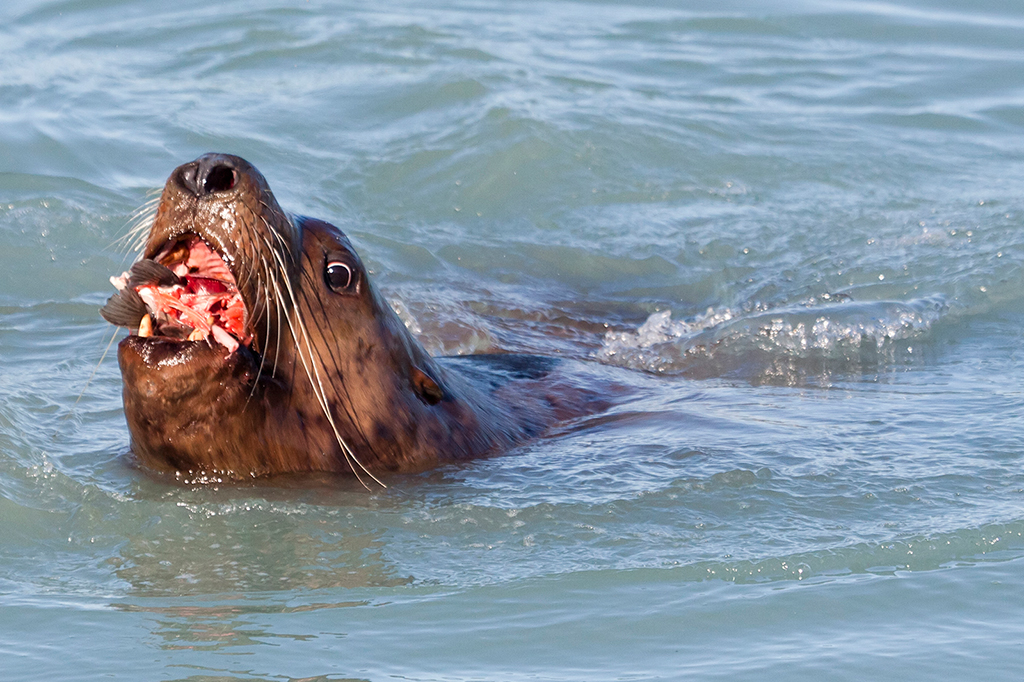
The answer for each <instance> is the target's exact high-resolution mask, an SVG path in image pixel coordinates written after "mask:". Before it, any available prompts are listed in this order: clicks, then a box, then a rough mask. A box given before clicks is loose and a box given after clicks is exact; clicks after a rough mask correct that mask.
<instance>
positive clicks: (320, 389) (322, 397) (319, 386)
mask: <svg viewBox="0 0 1024 682" xmlns="http://www.w3.org/2000/svg"><path fill="white" fill-rule="evenodd" d="M271 253H273V255H274V258H275V259H277V261H278V265H279V266H280V267H281V269H282V271H285V270H286V266H285V263H284V261H283V260H282V258H281V255H280V254H278V253H277V252H276V251H272V252H271ZM284 283H285V289H286V291H287V292H288V298H289V300H290V301H291V304H292V306H291V308H292V313H293V314H294V315H295V318H296V320H297V321H298V324H299V328H300V329H301V331H302V337H303V341H305V344H306V350H307V352H308V353H309V366H312V368H313V373H312V374H310V371H309V366H307V365H306V362H305V360H304V359H303V355H302V350H301V347H299V348H298V351H299V358H300V360H302V364H303V368H304V369H305V370H306V376H307V377H308V378H309V380H310V383H311V384H312V383H313V378H314V377H313V375H316V383H315V384H314V385H313V392H314V393H315V394H317V398H318V399H319V401H320V407H321V408H322V409H323V412H324V416H325V417H327V421H328V423H329V424H330V425H331V429H332V430H333V431H334V436H335V438H336V439H337V441H338V445H340V446H341V448H342V451H343V452H344V453H345V456H346V458H351V462H354V463H355V464H357V465H359V468H360V469H362V470H363V471H364V472H365V473H366V475H367V476H369V477H370V478H371V479H373V481H374V482H375V483H377V485H379V486H381V487H382V488H387V486H386V485H384V483H383V482H382V481H381V480H380V479H378V478H377V477H376V476H374V475H373V473H372V472H371V471H370V470H369V469H367V468H366V467H365V466H364V465H363V463H362V462H360V461H359V458H358V457H356V455H355V453H354V452H353V451H352V448H351V447H349V444H348V443H346V442H345V439H344V438H342V436H341V433H340V432H339V431H338V425H337V424H336V423H335V422H334V415H332V414H331V410H330V404H329V403H328V401H327V392H326V391H325V390H324V385H323V381H322V380H321V378H320V370H319V368H318V367H317V363H316V361H315V358H314V356H313V347H312V344H311V343H310V340H309V339H310V336H309V330H308V329H307V328H306V323H305V320H304V319H303V317H302V310H301V308H300V307H299V305H298V302H297V300H296V298H295V291H294V289H293V288H292V283H291V280H290V278H289V279H285V281H284ZM278 293H280V292H278ZM286 319H288V322H289V327H290V328H291V330H292V336H293V338H294V339H295V343H296V345H297V346H299V340H298V338H295V337H296V335H295V327H294V326H293V325H292V322H291V315H288V316H287V318H286ZM352 473H353V474H355V475H356V478H357V479H359V482H360V483H361V484H362V485H364V486H365V485H366V484H365V483H363V482H362V479H361V478H360V476H359V472H357V471H356V468H355V467H354V466H353V467H352Z"/></svg>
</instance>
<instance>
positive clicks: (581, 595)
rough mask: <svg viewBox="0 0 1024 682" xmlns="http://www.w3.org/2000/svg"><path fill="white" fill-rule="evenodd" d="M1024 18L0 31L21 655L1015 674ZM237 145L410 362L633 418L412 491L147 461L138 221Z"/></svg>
mask: <svg viewBox="0 0 1024 682" xmlns="http://www.w3.org/2000/svg"><path fill="white" fill-rule="evenodd" d="M1022 132H1024V7H1019V6H1018V5H1017V4H1015V3H1010V2H1007V1H1006V0H1002V1H999V0H993V1H991V2H985V3H980V4H979V3H975V4H973V5H971V7H970V8H965V7H964V6H962V5H961V4H956V3H951V2H941V1H939V0H903V1H901V2H890V3H868V2H844V1H836V2H783V3H774V4H772V5H771V6H770V7H769V6H766V5H765V4H764V3H752V2H731V3H725V4H720V5H717V6H715V7H714V8H710V7H709V6H706V5H704V4H701V3H657V4H650V5H647V6H643V7H636V6H630V5H626V4H616V3H613V2H592V3H585V2H547V1H538V2H523V3H513V4H508V3H506V4H498V3H486V2H467V3H451V2H447V3H440V4H435V5H433V6H426V5H420V4H392V5H390V6H388V8H386V9H382V8H381V7H380V6H377V5H372V4H369V3H358V2H348V3H328V2H296V3H283V2H279V3H274V2H264V1H259V2H246V3H242V2H228V3H220V4H212V5H211V4H208V3H193V2H184V3H178V4H176V5H171V6H168V5H166V4H161V3H155V2H150V1H148V0H143V1H138V2H127V1H124V2H122V1H118V0H66V1H64V2H46V1H43V0H15V1H13V2H7V3H6V4H5V5H4V7H3V8H2V9H0V264H2V265H3V267H2V269H0V679H3V680H18V681H20V680H53V679H67V680H101V679H124V680H189V681H190V682H200V681H203V682H214V681H216V682H225V681H228V680H230V681H233V682H236V681H237V682H241V681H252V680H299V679H303V680H309V679H312V680H331V681H337V680H347V679H359V680H375V681H376V680H386V679H410V680H520V679H522V680H674V679H686V680H712V679H729V680H764V679H783V680H804V679H806V680H822V679H827V680H833V679H835V680H901V681H905V680H929V681H931V680H936V679H950V680H952V679H957V680H960V679H984V680H1004V679H1005V680H1011V679H1016V678H1017V676H1018V671H1019V670H1020V669H1021V668H1022V664H1024V648H1022V643H1024V632H1022V626H1021V623H1022V622H1024V621H1022V619H1021V618H1020V616H1019V614H1020V613H1021V612H1022V610H1024V596H1022V594H1024V590H1022V587H1024V563H1022V562H1024V535H1022V533H1024V472H1022V471H1024V439H1022V437H1021V432H1022V431H1021V422H1022V419H1021V417H1022V414H1024V393H1022V391H1021V389H1020V386H1021V383H1022V380H1024V338H1022V334H1021V330H1022V329H1024V294H1022V291H1024V288H1022V284H1024V269H1022V265H1024V239H1022V231H1021V227H1020V225H1021V222H1022V217H1024V200H1022V198H1021V191H1020V190H1021V188H1022V187H1024V164H1022V162H1021V161H1022V159H1024V143H1022V142H1021V140H1024V136H1022V135H1021V133H1022ZM207 151H223V152H229V153H234V154H239V155H241V156H244V157H246V158H247V159H249V160H250V161H252V162H253V163H254V164H255V165H256V166H257V167H259V168H260V169H261V170H262V172H263V173H264V175H265V176H266V177H267V179H268V181H269V182H270V185H271V186H272V187H273V189H274V191H275V194H276V195H277V197H278V199H279V201H280V202H281V204H282V205H283V206H284V207H285V208H286V209H289V210H292V211H295V212H297V213H302V214H308V215H313V216H317V217H320V218H324V219H327V220H330V221H331V222H334V223H335V224H337V225H339V226H340V227H341V228H342V229H344V230H345V231H346V232H347V233H348V234H349V235H350V236H351V238H352V240H353V243H354V244H355V246H356V248H357V249H358V250H359V251H360V254H361V255H362V258H363V260H364V261H365V262H366V263H367V264H368V266H369V267H370V268H371V270H372V273H373V276H374V277H375V278H376V281H377V282H378V284H379V285H380V286H381V288H382V289H383V291H384V292H385V294H386V295H387V296H388V297H389V299H391V300H392V302H393V303H394V305H395V307H396V308H398V309H399V310H401V312H402V314H403V316H404V318H405V319H406V321H407V323H408V324H409V325H410V327H412V328H413V330H414V331H415V332H416V333H417V335H418V336H419V337H420V339H421V340H422V341H423V343H424V345H425V346H426V347H427V348H428V349H430V350H431V351H432V352H434V353H438V354H464V353H472V352H482V351H491V350H510V351H516V352H527V353H537V354H544V355H558V356H560V357H566V358H570V359H571V360H572V362H573V363H574V364H573V366H574V367H576V368H577V370H576V371H578V372H580V373H581V375H582V376H590V377H592V378H593V381H594V383H595V384H601V383H602V382H609V381H611V382H617V383H619V384H622V385H625V386H626V387H628V389H629V393H630V397H629V399H628V400H623V401H622V402H621V403H619V404H617V405H616V406H615V407H614V408H612V409H611V410H609V411H608V412H606V413H603V414H600V415H595V416H593V417H590V418H586V419H583V420H580V421H577V422H573V423H570V424H565V425H562V426H560V427H558V428H556V429H555V430H554V431H553V432H551V433H549V434H548V435H546V436H545V437H544V438H541V439H539V440H537V441H534V442H532V443H528V444H526V445H524V446H522V447H520V448H518V449H517V450H516V451H514V452H512V453H509V454H508V455H507V456H503V457H497V458H492V459H487V460H483V461H478V462H473V463H469V464H466V465H462V466H458V467H444V468H441V469H437V470H434V471H430V472H427V473H425V474H422V475H416V476H397V477H392V478H390V479H388V481H387V483H388V486H389V487H388V488H387V489H386V490H379V489H375V490H372V491H369V492H367V491H366V490H364V489H363V488H361V487H360V486H358V484H356V483H350V482H345V481H319V482H307V485H303V486H286V485H284V484H275V485H267V484H265V485H258V486H254V487H245V488H216V487H197V488H182V487H176V486H171V485H167V484H166V483H164V482H161V481H158V480H156V479H154V478H152V477H150V476H148V475H147V474H146V473H145V472H143V471H140V470H138V469H137V468H136V467H135V466H134V465H133V463H132V460H131V457H130V455H129V454H128V452H127V448H128V436H127V429H126V427H125V425H124V417H123V414H122V412H121V399H120V377H119V373H118V369H117V366H116V361H114V360H113V358H112V357H111V355H109V354H108V355H107V357H106V359H105V360H103V361H102V362H101V361H100V360H101V357H102V356H103V354H104V349H105V348H107V345H108V342H109V341H110V339H111V335H112V333H113V330H112V329H110V328H109V327H108V326H107V325H106V324H105V323H104V322H103V321H102V320H101V319H100V318H99V316H98V314H97V309H98V308H99V306H100V305H102V304H103V302H104V301H105V300H106V297H107V296H108V295H109V293H110V292H111V291H112V290H111V289H110V285H109V283H108V281H107V278H108V277H109V276H110V275H111V274H116V273H119V272H121V271H122V270H123V269H124V265H125V263H126V262H128V261H129V260H130V259H131V258H132V257H133V256H132V254H126V253H124V249H123V248H121V245H120V244H119V242H118V240H119V239H120V238H121V237H122V236H123V235H124V234H125V232H126V226H127V225H128V224H129V223H130V222H131V220H132V215H133V212H134V211H135V210H136V209H137V208H138V207H139V206H141V205H142V204H143V203H144V202H145V201H146V200H147V198H148V197H149V196H150V194H149V193H150V192H151V191H152V190H154V189H156V188H159V187H160V186H161V185H162V184H163V182H164V180H165V179H166V177H167V175H168V174H169V173H170V171H171V170H172V169H173V168H174V167H176V166H177V165H179V164H181V163H183V162H186V161H189V160H191V159H193V158H195V157H196V156H198V155H199V154H201V153H203V152H207Z"/></svg>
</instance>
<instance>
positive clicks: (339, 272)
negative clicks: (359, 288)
mask: <svg viewBox="0 0 1024 682" xmlns="http://www.w3.org/2000/svg"><path fill="white" fill-rule="evenodd" d="M324 278H325V279H326V280H327V286H329V287H331V288H332V289H334V290H335V291H337V292H338V293H341V292H343V291H345V290H347V289H349V288H350V287H352V286H353V285H354V284H355V279H356V278H355V273H354V272H352V266H350V265H348V264H347V263H342V262H341V261H337V260H335V261H331V262H330V263H328V264H327V268H326V269H325V270H324Z"/></svg>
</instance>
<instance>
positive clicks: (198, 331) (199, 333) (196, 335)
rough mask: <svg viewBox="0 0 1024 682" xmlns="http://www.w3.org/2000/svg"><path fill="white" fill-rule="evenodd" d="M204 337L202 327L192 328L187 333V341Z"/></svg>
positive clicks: (200, 339)
mask: <svg viewBox="0 0 1024 682" xmlns="http://www.w3.org/2000/svg"><path fill="white" fill-rule="evenodd" d="M205 338H206V334H205V333H204V332H203V330H202V329H193V330H192V333H191V334H189V335H188V340H189V341H202V340H203V339H205Z"/></svg>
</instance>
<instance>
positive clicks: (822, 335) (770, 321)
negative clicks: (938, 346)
mask: <svg viewBox="0 0 1024 682" xmlns="http://www.w3.org/2000/svg"><path fill="white" fill-rule="evenodd" d="M948 309H949V306H948V305H947V304H946V302H945V301H944V300H943V299H941V298H927V299H919V300H916V301H910V302H899V301H872V302H865V303H860V302H852V301H845V302H840V303H835V304H831V305H825V306H822V305H820V304H817V302H813V303H809V304H806V305H803V306H794V307H790V308H781V309H774V310H763V309H755V310H752V311H749V312H745V311H735V310H732V309H730V308H724V309H718V310H716V309H714V308H708V310H707V311H706V312H705V313H704V314H702V315H697V316H695V317H694V318H692V319H690V320H673V319H672V311H671V310H662V311H659V312H656V313H653V314H652V315H651V316H650V317H648V318H647V320H646V321H645V322H644V324H643V325H641V326H640V327H639V328H638V329H637V331H636V332H629V331H625V332H624V331H610V332H608V333H607V334H605V337H604V340H603V343H602V346H601V348H600V349H599V350H598V351H597V352H596V353H595V357H596V359H597V360H599V361H601V362H606V363H608V364H614V365H620V366H625V367H630V368H633V369H640V370H645V371H649V372H661V373H686V374H691V375H695V376H701V377H706V376H723V375H737V374H738V375H741V376H747V377H748V378H751V379H753V380H757V379H761V380H768V381H775V380H782V381H783V382H785V383H793V382H794V380H795V379H796V378H798V377H806V376H808V375H819V376H823V375H826V374H829V375H830V374H833V373H848V372H851V371H856V372H860V371H863V370H864V369H865V367H867V366H870V367H871V368H875V369H877V367H878V366H879V365H885V364H893V363H897V362H900V361H901V360H905V359H907V358H909V357H910V356H912V355H913V353H914V347H913V345H911V344H910V343H909V342H910V341H913V340H914V339H920V338H922V337H924V336H925V335H926V334H927V333H928V331H929V330H930V329H931V327H932V325H933V324H935V322H937V321H938V320H940V319H941V318H942V317H943V316H944V315H945V313H946V312H947V311H948Z"/></svg>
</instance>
